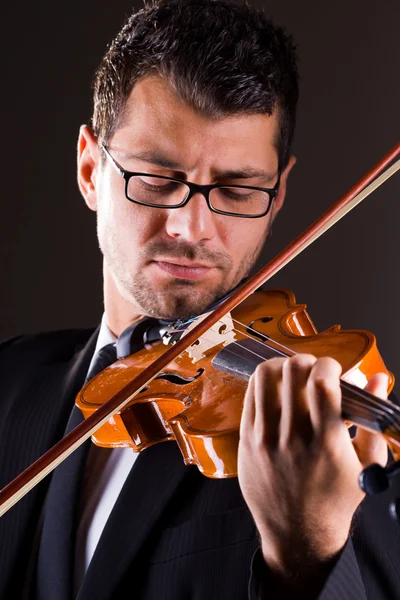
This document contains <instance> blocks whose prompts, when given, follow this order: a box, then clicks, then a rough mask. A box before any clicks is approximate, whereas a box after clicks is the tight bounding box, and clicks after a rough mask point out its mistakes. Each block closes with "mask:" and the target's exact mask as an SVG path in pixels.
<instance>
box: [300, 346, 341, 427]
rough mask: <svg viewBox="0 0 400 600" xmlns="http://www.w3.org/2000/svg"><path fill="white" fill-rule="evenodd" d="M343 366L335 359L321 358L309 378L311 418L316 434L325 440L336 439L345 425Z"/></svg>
mask: <svg viewBox="0 0 400 600" xmlns="http://www.w3.org/2000/svg"><path fill="white" fill-rule="evenodd" d="M341 372H342V367H341V365H340V364H339V363H338V362H337V361H336V360H334V359H333V358H328V357H324V358H319V359H318V360H317V361H316V363H315V364H314V366H313V368H312V369H311V373H310V377H309V378H308V384H307V386H308V391H309V404H310V418H311V423H312V425H313V428H314V432H315V433H318V435H320V436H321V437H323V438H327V437H334V436H335V435H336V434H337V428H338V426H339V425H343V426H344V424H343V423H342V419H341V414H342V408H341V404H342V394H341V389H340V375H341Z"/></svg>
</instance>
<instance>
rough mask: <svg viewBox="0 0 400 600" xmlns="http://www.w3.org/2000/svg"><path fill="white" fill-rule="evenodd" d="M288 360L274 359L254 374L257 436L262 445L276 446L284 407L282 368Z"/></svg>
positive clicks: (265, 363)
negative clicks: (282, 407)
mask: <svg viewBox="0 0 400 600" xmlns="http://www.w3.org/2000/svg"><path fill="white" fill-rule="evenodd" d="M286 360H287V359H285V358H272V359H271V360H268V361H265V362H264V363H262V364H261V365H259V366H258V367H257V369H256V372H255V373H254V392H255V406H256V415H255V435H256V436H257V439H258V441H259V442H260V443H265V444H269V445H273V446H276V445H277V443H278V440H279V422H280V418H281V405H282V368H283V364H284V363H285V361H286Z"/></svg>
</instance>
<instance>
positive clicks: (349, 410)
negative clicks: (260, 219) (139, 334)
mask: <svg viewBox="0 0 400 600" xmlns="http://www.w3.org/2000/svg"><path fill="white" fill-rule="evenodd" d="M399 155H400V144H398V145H397V146H396V147H395V148H394V149H392V150H391V151H390V152H389V153H388V154H387V155H386V156H385V157H384V158H383V159H382V160H381V161H380V162H379V163H378V164H377V165H376V166H375V167H374V168H373V169H371V170H370V171H369V172H368V173H367V175H366V176H365V177H364V178H363V179H362V180H360V181H359V182H358V183H357V184H356V185H355V186H353V188H352V189H351V190H350V191H349V192H348V193H347V194H346V195H345V196H343V197H342V198H341V199H340V200H339V201H338V202H337V203H336V204H335V205H334V206H333V207H331V208H330V209H329V210H328V211H326V212H325V213H324V214H323V215H322V216H320V217H319V219H317V221H316V222H315V223H314V224H312V225H310V227H308V228H307V229H306V230H305V231H304V232H303V233H302V234H301V235H300V236H298V238H296V239H295V240H294V241H293V242H292V243H291V244H290V245H289V246H288V247H287V248H286V249H284V250H283V251H282V252H281V253H279V254H278V255H277V256H276V257H275V258H274V259H273V260H272V261H271V262H270V263H269V264H268V265H266V266H265V267H263V268H262V269H261V271H259V272H258V273H256V274H255V275H254V276H253V277H251V278H250V279H249V280H247V281H246V282H245V283H244V284H243V285H242V286H241V287H239V288H238V289H237V290H236V291H235V292H234V293H232V294H231V295H230V296H229V297H228V298H226V299H225V300H224V301H223V302H221V303H220V304H218V306H217V307H216V308H215V309H214V310H213V311H212V312H210V313H208V314H205V315H201V316H200V317H198V318H197V319H195V320H194V321H193V322H192V323H191V324H190V325H189V326H188V327H187V328H186V329H185V330H184V332H183V333H182V335H181V337H180V339H179V340H178V341H176V342H175V343H173V344H169V345H168V346H167V347H166V346H165V345H163V344H162V343H159V344H156V345H154V346H152V347H151V348H150V349H144V350H141V351H139V352H136V353H135V354H134V355H132V356H129V357H126V358H124V359H121V360H120V361H118V362H116V363H114V364H113V365H111V366H110V367H108V368H107V369H105V370H104V371H103V372H102V373H100V374H99V375H97V376H96V377H95V378H93V379H92V380H91V381H90V382H88V383H87V384H86V386H85V387H84V388H83V389H82V390H81V392H80V393H79V394H78V397H77V405H78V406H79V408H80V409H81V410H82V412H83V414H84V416H85V417H86V418H85V421H84V422H83V423H81V424H80V425H79V426H78V427H76V428H75V429H74V430H73V431H71V432H70V433H69V434H68V435H67V436H65V437H64V438H63V439H62V440H60V441H59V442H58V443H57V444H56V445H55V446H53V448H51V449H50V450H48V451H47V452H46V453H45V454H44V455H43V456H42V457H40V458H39V459H38V460H37V461H36V462H35V463H33V465H31V466H30V467H28V469H26V470H25V471H24V472H23V473H21V474H20V475H19V476H18V477H17V478H16V479H14V480H13V481H12V482H11V483H9V484H8V485H7V486H6V487H5V488H4V489H3V490H1V491H0V515H1V514H3V513H5V512H6V511H7V510H8V509H9V508H11V506H13V505H14V504H15V503H16V502H18V500H19V499H21V498H22V497H23V496H24V495H25V494H26V493H27V492H28V491H29V490H30V489H32V487H34V486H35V485H36V484H37V483H38V482H39V481H41V480H42V479H43V478H44V477H45V476H46V475H47V474H48V473H50V472H51V471H52V470H53V469H54V468H55V467H56V466H57V465H58V464H60V463H61V462H62V461H63V460H65V458H67V457H68V456H69V455H70V454H71V453H72V452H73V451H74V450H75V449H76V448H78V447H79V446H80V445H81V444H82V443H83V442H84V441H85V440H87V439H88V438H89V437H91V436H92V439H93V441H94V442H95V443H97V444H99V445H101V446H107V447H121V446H128V447H131V448H133V449H134V450H136V451H141V450H143V449H144V448H147V447H148V446H150V445H152V444H155V443H158V442H161V441H165V440H175V441H176V442H177V443H178V445H179V448H180V449H181V451H182V454H183V458H184V460H185V462H186V463H187V464H195V465H197V466H198V468H199V469H200V471H201V472H202V473H204V474H205V475H207V476H209V477H214V478H224V477H233V476H235V475H237V466H236V463H237V449H238V441H239V424H240V418H241V411H242V404H243V398H244V394H245V391H246V388H247V381H248V379H249V377H250V376H251V373H252V372H253V371H254V370H255V368H256V366H257V364H259V363H260V362H263V361H264V360H266V359H268V358H271V357H272V356H277V355H278V356H292V355H293V354H296V353H299V352H301V353H304V352H307V353H310V354H314V355H315V356H317V357H319V356H327V355H328V356H331V357H333V358H335V359H336V360H337V361H338V362H339V363H340V364H341V365H342V367H343V376H342V378H341V389H342V409H343V410H342V416H343V419H344V420H346V421H348V422H351V423H354V424H356V425H359V426H361V427H364V428H367V429H370V430H371V431H374V432H376V433H378V434H382V435H383V436H384V437H385V440H386V442H387V444H388V446H389V447H390V449H391V450H392V453H393V456H394V458H395V460H396V461H397V462H396V463H395V464H394V465H391V466H390V467H387V468H386V470H385V469H384V468H383V467H380V468H379V469H381V470H379V469H378V472H377V470H376V469H375V470H374V469H372V471H370V472H369V475H371V476H369V475H368V471H369V469H371V467H368V468H367V469H366V470H365V471H364V475H365V476H364V477H363V478H362V480H361V482H360V484H361V485H362V487H363V489H364V490H365V491H367V492H368V491H376V490H377V489H378V488H381V489H382V487H384V486H385V485H386V483H387V481H388V479H389V477H392V476H393V475H395V474H396V473H397V471H399V470H400V407H398V406H397V405H396V404H394V403H392V402H390V401H389V400H382V399H380V398H377V397H376V396H374V395H373V394H371V393H369V392H367V391H365V390H363V389H362V388H363V387H364V385H365V384H366V382H367V380H368V379H369V378H370V377H371V376H372V375H373V374H375V373H377V372H385V373H387V374H388V376H389V379H388V392H390V391H391V389H392V388H393V385H394V377H393V374H392V373H391V372H389V371H388V370H387V368H386V366H385V365H384V362H383V360H382V357H381V356H380V354H379V352H378V349H377V345H376V340H375V336H374V335H373V334H372V333H369V332H367V331H351V330H349V331H346V330H341V328H340V326H338V325H335V326H333V327H332V328H330V329H329V330H327V331H325V332H322V333H318V332H317V330H316V328H315V326H314V324H313V323H312V321H311V318H310V317H309V315H308V313H307V311H306V306H305V305H299V304H296V301H295V298H294V295H293V294H292V293H291V292H288V291H285V290H272V291H268V292H259V291H258V292H257V293H255V292H256V291H257V290H258V288H259V287H260V286H261V285H263V284H264V283H265V282H266V281H268V280H269V279H270V278H271V277H272V276H273V275H274V274H275V273H276V272H278V271H279V270H280V269H281V268H282V267H283V266H285V265H286V264H287V263H288V262H289V261H290V260H292V259H293V258H294V257H295V256H297V255H298V254H299V253H300V252H302V250H304V249H305V248H306V247H307V246H309V245H310V244H311V243H312V242H313V241H315V240H316V239H317V238H318V237H319V236H320V235H322V233H324V232H325V231H327V230H328V229H329V228H330V227H331V226H332V225H333V224H335V223H336V222H337V221H338V220H339V219H341V218H342V217H343V216H344V215H345V214H347V213H348V212H349V211H350V210H352V208H354V207H355V206H356V205H357V204H359V203H360V202H361V201H362V200H364V199H365V198H366V197H367V196H368V195H369V194H370V193H371V192H372V191H374V190H375V189H376V188H377V187H378V186H379V185H381V184H382V183H383V182H384V181H386V180H387V179H388V178H389V177H390V176H391V175H393V174H394V173H395V172H396V171H398V170H399V169H400V159H399V158H398V157H399ZM166 341H168V339H166ZM372 467H378V465H372ZM396 510H397V508H396ZM399 512H400V511H399Z"/></svg>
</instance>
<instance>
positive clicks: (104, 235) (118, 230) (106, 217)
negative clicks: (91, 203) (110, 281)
mask: <svg viewBox="0 0 400 600" xmlns="http://www.w3.org/2000/svg"><path fill="white" fill-rule="evenodd" d="M106 191H107V190H105V191H104V192H106ZM104 192H103V194H102V195H101V198H100V202H99V205H98V211H97V222H98V234H99V241H100V245H101V247H107V246H110V244H112V245H113V247H114V248H116V247H118V248H119V252H121V251H122V252H123V253H128V252H129V254H132V253H135V254H137V253H138V251H139V250H140V248H141V246H142V245H143V244H145V242H146V241H147V240H148V239H149V238H150V237H151V236H152V235H154V232H155V230H156V225H155V223H154V218H153V219H152V218H151V217H152V214H151V213H150V212H149V209H146V207H141V206H138V205H137V204H134V203H133V202H129V201H128V200H126V199H125V198H121V197H120V196H119V195H118V196H117V195H116V194H115V193H114V194H112V193H110V190H108V192H109V193H104ZM153 216H155V215H153Z"/></svg>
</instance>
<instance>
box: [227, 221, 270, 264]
mask: <svg viewBox="0 0 400 600" xmlns="http://www.w3.org/2000/svg"><path fill="white" fill-rule="evenodd" d="M228 218H229V220H230V223H226V224H225V227H224V243H225V246H226V248H227V250H228V252H229V254H230V256H231V258H232V260H233V262H234V263H236V264H240V263H242V262H244V261H245V262H247V261H249V260H252V257H253V256H254V255H255V254H258V252H259V249H260V248H261V247H262V246H263V244H264V242H265V239H266V236H267V232H268V217H264V218H262V219H236V218H235V217H228ZM233 221H234V222H233Z"/></svg>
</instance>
